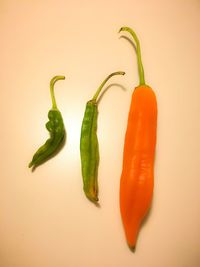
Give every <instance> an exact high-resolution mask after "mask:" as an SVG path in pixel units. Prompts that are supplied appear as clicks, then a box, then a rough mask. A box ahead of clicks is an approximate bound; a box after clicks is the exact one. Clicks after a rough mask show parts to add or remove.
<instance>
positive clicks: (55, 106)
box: [50, 76, 65, 109]
mask: <svg viewBox="0 0 200 267" xmlns="http://www.w3.org/2000/svg"><path fill="white" fill-rule="evenodd" d="M64 79H65V76H55V77H53V78H52V79H51V81H50V92H51V100H52V109H58V108H57V105H56V99H55V94H54V84H55V83H56V82H57V81H58V80H64Z"/></svg>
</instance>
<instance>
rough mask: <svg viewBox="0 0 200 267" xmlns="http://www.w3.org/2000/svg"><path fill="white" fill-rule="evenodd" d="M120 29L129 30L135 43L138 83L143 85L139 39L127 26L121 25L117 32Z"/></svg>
mask: <svg viewBox="0 0 200 267" xmlns="http://www.w3.org/2000/svg"><path fill="white" fill-rule="evenodd" d="M121 31H127V32H129V33H130V34H131V35H132V37H133V39H134V41H135V43H136V53H137V61H138V71H139V80H140V85H144V84H145V78H144V69H143V65H142V58H141V50H140V42H139V39H138V37H137V35H136V33H135V32H134V31H133V30H132V29H131V28H129V27H122V28H121V29H120V30H119V32H121Z"/></svg>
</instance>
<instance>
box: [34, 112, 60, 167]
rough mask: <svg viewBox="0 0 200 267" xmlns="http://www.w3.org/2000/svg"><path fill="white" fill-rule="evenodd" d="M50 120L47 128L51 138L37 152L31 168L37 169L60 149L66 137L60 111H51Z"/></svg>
mask: <svg viewBox="0 0 200 267" xmlns="http://www.w3.org/2000/svg"><path fill="white" fill-rule="evenodd" d="M48 118H49V121H48V122H47V123H46V128H47V130H48V131H49V134H50V138H49V139H48V140H47V141H46V142H45V144H44V145H43V146H41V147H40V148H39V149H38V150H37V151H36V153H35V154H34V156H33V159H32V161H31V163H30V164H29V167H32V166H34V167H37V166H38V165H40V164H42V163H43V162H45V161H46V160H47V159H48V157H49V156H51V155H52V154H53V153H54V152H55V151H56V150H57V149H58V147H59V146H60V144H61V143H62V141H63V139H64V137H65V127H64V123H63V119H62V115H61V113H60V111H59V110H53V109H52V110H50V111H49V113H48Z"/></svg>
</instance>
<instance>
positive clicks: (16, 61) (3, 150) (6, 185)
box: [0, 0, 200, 267]
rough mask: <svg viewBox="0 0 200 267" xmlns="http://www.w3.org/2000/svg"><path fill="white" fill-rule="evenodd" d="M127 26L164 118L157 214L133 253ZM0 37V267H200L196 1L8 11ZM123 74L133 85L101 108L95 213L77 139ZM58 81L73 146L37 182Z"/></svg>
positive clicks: (132, 67) (199, 8) (12, 7)
mask: <svg viewBox="0 0 200 267" xmlns="http://www.w3.org/2000/svg"><path fill="white" fill-rule="evenodd" d="M121 26H130V27H132V28H133V29H134V30H135V31H136V32H137V34H138V37H139V39H140V42H141V49H142V58H143V64H144V68H145V73H146V82H147V83H148V84H149V85H150V86H151V87H152V88H153V89H154V91H155V93H156V95H157V100H158V112H159V114H158V132H157V149H156V162H155V188H154V198H153V204H152V209H151V212H150V214H149V216H148V219H147V221H146V223H145V224H144V225H143V227H142V229H141V231H140V234H139V238H138V242H137V248H136V252H135V253H132V252H131V251H130V250H129V248H128V247H127V244H126V241H125V237H124V231H123V228H122V224H121V218H120V213H119V204H118V203H119V197H118V195H119V180H120V174H121V168H122V154H123V142H124V134H125V129H126V123H127V116H128V110H129V106H130V100H131V94H132V91H133V89H134V87H135V86H137V84H138V72H137V62H136V54H135V51H134V49H133V47H132V46H131V44H130V43H129V42H128V41H127V40H126V39H124V38H119V36H120V35H119V34H118V30H119V28H120V27H121ZM125 35H126V36H127V37H130V36H129V35H128V34H125ZM0 36H1V41H0V59H1V60H0V62H1V71H0V122H1V132H0V137H1V138H0V140H1V141H0V166H1V167H0V266H1V267H66V266H67V267H132V266H135V267H147V266H148V267H169V266H176V267H198V266H200V194H199V191H200V119H199V115H200V104H199V102H200V1H199V0H173V1H172V0H171V1H169V0H161V1H158V0H150V1H145V0H140V1H138V0H137V1H136V0H123V1H116V0H115V1H114V0H110V1H108V0H102V1H96V0H93V1H92V0H86V1H75V0H73V1H72V0H68V1H67V0H65V1H64V0H52V1H51V0H1V1H0ZM118 70H124V71H125V72H126V75H125V76H124V77H122V76H118V77H117V76H115V77H114V78H112V80H110V82H109V83H108V85H109V84H113V83H114V84H115V85H113V86H112V87H110V89H109V90H108V91H106V93H105V94H104V96H103V98H102V101H101V102H100V103H99V118H98V137H99V148H100V157H101V159H100V165H99V190H100V192H99V198H100V208H97V207H95V206H94V205H93V204H92V203H90V202H89V201H88V200H87V199H86V198H85V196H84V194H83V191H82V178H81V171H80V156H79V138H80V127H81V122H82V118H83V113H84V109H85V103H86V102H87V100H89V99H90V98H91V97H92V96H93V94H94V92H95V90H96V89H97V87H98V86H99V84H100V83H101V82H102V80H103V79H104V78H105V77H106V76H107V75H108V74H110V73H111V72H113V71H118ZM63 74H64V75H65V76H66V80H65V81H59V82H58V83H57V84H56V88H55V94H56V99H57V104H58V107H59V109H60V110H61V112H62V114H63V118H64V122H65V126H66V130H67V141H66V144H65V146H64V148H63V149H62V150H61V151H60V153H59V154H58V155H57V156H56V157H54V158H52V159H51V160H49V161H48V162H46V163H45V164H43V165H42V166H40V167H38V168H37V169H36V170H35V172H31V171H30V169H28V167H27V166H28V163H29V161H30V160H31V158H32V155H33V153H34V152H35V151H36V149H37V148H38V147H39V146H40V145H41V144H43V143H44V141H45V140H46V138H47V137H48V132H47V131H46V129H45V123H46V121H47V112H48V110H49V109H50V108H51V100H50V94H49V81H50V79H51V78H52V77H53V76H54V75H63ZM122 86H123V87H124V88H125V89H124V90H123V88H122Z"/></svg>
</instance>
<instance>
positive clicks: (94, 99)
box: [92, 71, 125, 101]
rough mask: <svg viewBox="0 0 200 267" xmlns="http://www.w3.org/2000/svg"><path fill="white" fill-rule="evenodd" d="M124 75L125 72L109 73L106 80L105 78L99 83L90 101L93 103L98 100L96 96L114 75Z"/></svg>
mask: <svg viewBox="0 0 200 267" xmlns="http://www.w3.org/2000/svg"><path fill="white" fill-rule="evenodd" d="M124 74H125V72H123V71H116V72H113V73H111V74H110V75H108V76H107V78H105V80H104V81H103V82H102V83H101V85H100V86H99V88H98V89H97V91H96V93H95V95H94V96H93V98H92V100H93V101H96V100H97V98H98V96H99V94H100V92H101V90H102V88H103V87H104V85H105V83H106V82H107V81H108V80H109V79H110V78H111V77H112V76H114V75H124Z"/></svg>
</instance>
